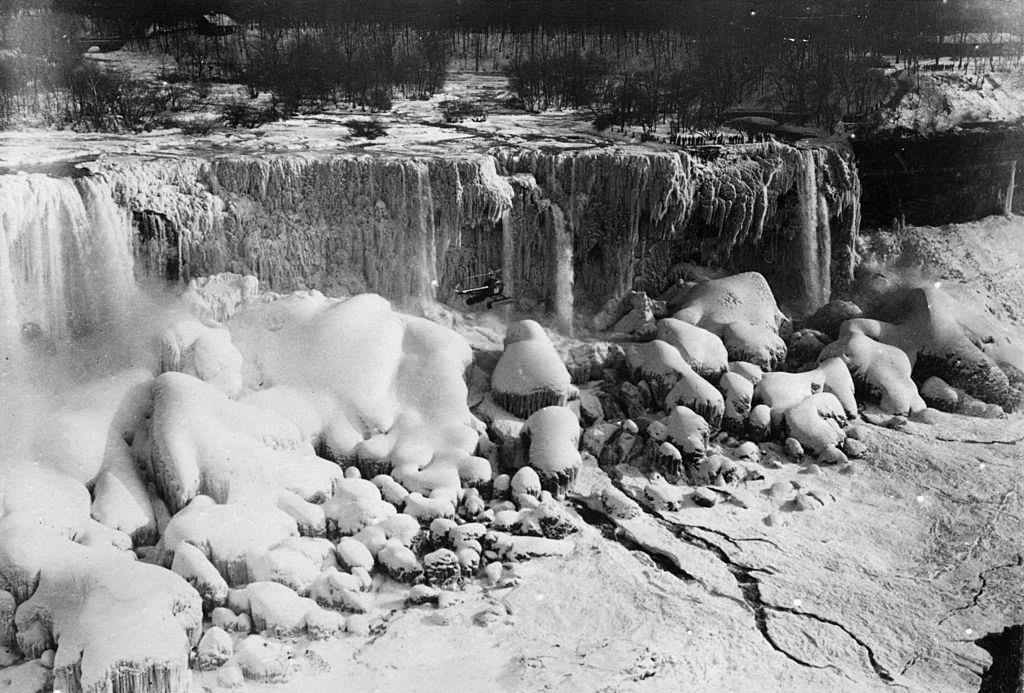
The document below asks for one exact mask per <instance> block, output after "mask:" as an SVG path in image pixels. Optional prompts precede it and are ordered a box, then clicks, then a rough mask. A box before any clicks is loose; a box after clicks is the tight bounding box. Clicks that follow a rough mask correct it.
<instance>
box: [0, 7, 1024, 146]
mask: <svg viewBox="0 0 1024 693" xmlns="http://www.w3.org/2000/svg"><path fill="white" fill-rule="evenodd" d="M208 12H223V13H225V14H227V15H229V16H230V17H231V18H232V19H233V20H234V21H235V22H237V23H238V31H237V32H235V33H234V34H231V35H228V36H219V37H208V36H201V35H198V34H197V33H196V32H195V30H194V29H195V21H196V19H197V17H198V15H200V14H201V13H208ZM83 35H84V36H115V37H121V38H123V39H124V40H125V41H128V42H129V45H130V46H131V47H133V48H136V49H142V50H153V51H160V52H165V53H168V54H170V55H172V56H173V57H174V59H175V64H176V71H177V74H176V75H168V76H169V77H171V76H173V77H175V78H177V79H178V80H179V81H181V80H186V81H188V82H190V83H193V84H196V83H208V82H210V81H229V82H240V83H243V84H245V85H246V87H247V88H248V89H249V91H250V93H251V94H253V95H255V94H257V93H259V92H268V93H270V94H272V95H273V99H274V103H275V109H279V110H280V112H282V113H285V112H294V111H295V110H298V109H301V108H304V107H308V108H322V107H324V106H327V105H334V104H350V105H354V106H357V107H362V108H365V109H368V110H387V109H388V108H389V107H390V104H391V100H392V98H394V96H396V95H398V94H401V95H402V96H405V97H412V98H417V97H429V96H430V95H431V94H433V93H436V92H437V91H438V90H439V89H440V88H441V87H442V85H443V83H444V80H445V77H446V73H447V70H449V69H450V68H451V66H452V65H453V64H458V65H461V67H462V68H463V69H470V70H481V69H485V70H486V69H490V70H495V69H497V70H504V71H505V72H506V73H507V74H508V76H509V81H510V85H511V88H512V91H513V93H514V94H515V97H516V100H517V102H518V103H519V104H520V105H522V106H523V107H524V108H527V109H531V110H543V109H547V108H577V109H589V110H590V111H592V112H593V114H594V118H595V121H599V122H601V123H603V124H618V125H627V124H632V125H639V126H641V127H643V128H645V129H647V128H648V127H653V126H654V124H655V123H656V122H657V120H658V119H659V118H660V119H662V120H665V119H668V120H671V121H672V122H674V123H676V124H677V125H678V126H679V127H687V126H689V125H691V124H700V123H704V122H708V121H710V120H714V119H716V118H719V117H720V116H721V114H722V113H723V112H726V111H728V109H730V108H732V107H734V106H736V105H737V104H741V103H744V102H745V101H748V100H750V99H752V98H755V99H756V98H757V97H758V95H766V94H767V95H770V97H771V99H772V101H773V103H772V106H773V107H774V108H777V109H779V110H782V111H786V112H789V113H794V114H796V117H797V118H798V119H800V120H802V121H804V122H807V123H814V124H817V125H825V126H827V125H829V124H832V123H834V122H835V121H836V120H838V119H841V118H844V117H850V116H855V115H858V114H863V113H865V112H866V111H869V110H870V109H871V108H873V107H874V106H876V105H877V104H878V102H879V100H880V99H881V98H882V96H883V95H884V92H885V90H886V88H887V86H888V85H887V83H886V81H885V76H884V72H883V68H884V67H885V66H886V65H887V63H888V61H891V60H895V61H899V62H900V63H906V64H908V65H912V66H919V67H924V66H933V67H937V66H939V60H940V58H943V57H952V58H953V59H954V60H955V61H956V63H957V66H959V67H961V68H964V67H972V66H973V67H974V68H975V69H993V68H998V67H1007V66H1013V65H1017V64H1019V62H1020V60H1021V58H1022V57H1024V41H1022V36H1024V0H950V2H948V3H946V2H939V1H938V0H800V1H799V2H796V1H795V0H772V1H771V2H766V1H764V0H718V1H716V2H714V3H709V2H703V1H702V0H460V1H459V2H453V1H452V0H346V1H345V2H338V1H337V0H209V1H208V2H203V3H198V2H197V0H165V1H160V2H158V1H156V0H0V48H4V49H6V50H3V51H0V121H2V120H4V119H7V120H10V118H11V117H12V116H13V115H14V114H17V113H18V112H26V111H31V110H32V109H37V110H39V111H40V112H45V113H46V114H47V117H49V118H51V119H58V120H59V119H61V118H72V117H75V116H76V114H77V115H80V114H81V113H82V112H83V111H89V110H90V108H91V109H92V110H93V111H97V112H98V111H102V110H106V111H114V112H115V114H114V115H112V116H110V117H109V118H107V120H108V121H110V122H115V121H119V120H123V116H122V115H119V114H116V110H117V109H116V108H115V107H112V106H111V107H109V108H107V107H106V106H102V105H97V104H92V105H89V106H88V107H82V106H80V105H76V104H81V103H84V97H75V98H72V97H74V92H75V90H76V89H80V88H81V85H82V84H93V85H94V86H95V89H94V91H95V92H97V93H98V92H105V91H111V92H114V93H113V96H111V97H110V98H109V99H106V100H107V101H111V102H115V101H117V100H118V99H120V100H121V101H124V100H125V98H126V97H125V94H130V93H132V92H133V90H134V91H135V92H138V91H139V89H141V87H140V86H139V85H133V84H128V85H124V84H120V85H110V84H107V82H109V81H110V80H105V78H104V76H103V75H100V74H97V73H96V68H95V67H94V66H91V64H88V63H87V62H86V63H83V61H82V60H81V55H80V54H76V51H75V46H74V45H73V44H72V43H69V41H68V39H67V37H69V36H83ZM168 81H172V80H168ZM97 85H98V86H97ZM104 85H106V86H104ZM100 87H103V88H100ZM186 91H187V90H186V89H185V88H184V87H178V88H177V89H176V90H175V89H163V90H162V91H160V93H159V94H154V95H151V96H153V97H154V98H153V99H150V100H151V101H153V100H155V101H156V102H157V104H156V105H159V102H161V101H166V100H170V101H171V102H173V103H177V102H182V103H184V102H187V101H188V98H189V94H188V93H185V92H186ZM171 92H174V93H171ZM121 110H124V109H121ZM91 120H93V121H96V122H100V121H103V120H104V118H101V117H98V116H97V117H95V118H91ZM136 120H138V119H136ZM142 120H145V118H143V119H142Z"/></svg>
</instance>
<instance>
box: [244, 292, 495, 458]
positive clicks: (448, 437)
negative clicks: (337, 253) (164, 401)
mask: <svg viewBox="0 0 1024 693" xmlns="http://www.w3.org/2000/svg"><path fill="white" fill-rule="evenodd" d="M228 324H229V327H230V329H231V333H232V337H233V338H234V341H235V344H236V345H237V346H238V348H239V349H240V351H241V352H242V354H243V356H244V357H245V366H246V369H245V374H244V375H245V384H246V386H247V387H248V388H250V389H253V390H264V389H268V388H273V387H275V386H289V387H290V388H292V390H291V394H290V395H289V396H290V397H296V396H298V395H297V394H296V391H305V392H306V393H315V395H314V394H310V395H309V396H308V397H307V404H308V407H307V408H306V409H304V410H303V411H305V412H306V414H305V416H304V418H303V420H302V421H301V422H300V424H301V425H302V428H303V430H302V431H301V433H300V434H299V437H300V438H301V437H303V436H307V437H308V436H311V435H314V433H317V434H319V435H320V436H322V437H323V438H324V442H325V445H326V447H327V448H328V449H329V450H330V452H331V455H332V456H333V457H334V458H335V459H336V460H338V461H339V462H340V461H342V460H346V461H355V460H356V459H357V458H362V459H365V460H369V461H372V462H377V463H380V465H381V466H382V467H386V468H382V469H380V470H379V471H382V472H387V471H389V469H390V467H391V466H392V465H399V464H401V465H414V466H416V467H423V466H426V465H427V464H428V463H429V462H430V461H431V460H432V459H433V458H434V456H435V454H436V453H438V452H445V451H461V452H464V453H471V452H472V451H473V450H474V449H475V448H476V444H477V440H478V438H479V431H480V426H481V424H480V423H479V421H477V420H476V419H475V417H473V415H472V414H471V413H470V412H469V407H468V405H467V404H466V401H467V389H466V384H465V381H464V380H463V373H464V372H465V371H466V369H467V368H468V367H469V365H470V363H471V362H472V352H471V350H470V348H469V344H468V343H467V342H466V341H465V339H463V338H462V337H460V336H459V335H457V334H456V333H455V332H452V331H451V330H449V329H447V328H444V327H441V326H440V325H436V324H434V323H432V322H430V321H428V320H425V319H423V318H417V317H413V316H409V315H403V314H400V313H397V312H395V311H393V310H392V309H391V304H390V303H388V301H386V300H385V299H383V298H381V297H380V296H376V295H372V294H363V295H359V296H354V297H352V298H348V299H341V300H338V299H329V298H325V297H324V296H323V295H322V294H320V293H319V292H316V291H312V292H298V293H295V294H291V295H289V296H285V297H282V298H278V299H276V300H270V301H268V302H265V303H259V304H256V305H253V306H251V307H249V308H247V309H244V310H242V311H240V312H239V313H237V314H236V315H235V316H234V317H233V318H232V319H231V320H230V321H229V323H228ZM318 417H319V421H320V422H322V423H323V430H321V431H318V432H316V431H314V430H313V429H314V428H315V427H316V425H317V423H318ZM293 429H294V427H293ZM363 471H364V476H367V477H368V478H369V477H372V476H375V475H376V474H366V473H365V471H366V470H363ZM378 473H379V472H378Z"/></svg>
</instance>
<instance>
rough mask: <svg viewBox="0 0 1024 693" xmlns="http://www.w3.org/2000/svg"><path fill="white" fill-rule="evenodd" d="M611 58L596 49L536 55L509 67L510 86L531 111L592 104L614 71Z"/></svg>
mask: <svg viewBox="0 0 1024 693" xmlns="http://www.w3.org/2000/svg"><path fill="white" fill-rule="evenodd" d="M610 70H611V64H610V63H609V61H608V60H606V59H604V58H602V57H601V56H598V55H595V54H593V53H590V54H587V55H580V54H579V53H576V52H572V53H568V54H562V55H553V56H543V57H532V58H525V59H521V60H515V61H513V62H512V63H511V64H510V65H509V66H508V67H507V68H506V70H505V74H506V76H507V77H508V82H509V88H510V89H511V91H512V93H513V94H515V96H516V98H517V99H518V100H519V101H520V103H522V105H523V107H524V108H525V109H526V110H528V111H543V110H547V109H549V108H584V107H587V106H589V105H591V104H592V103H593V101H594V97H595V95H596V94H597V93H598V92H599V91H600V90H601V89H602V87H603V85H604V83H605V81H606V80H607V79H608V77H609V75H610Z"/></svg>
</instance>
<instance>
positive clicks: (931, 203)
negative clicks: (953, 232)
mask: <svg viewBox="0 0 1024 693" xmlns="http://www.w3.org/2000/svg"><path fill="white" fill-rule="evenodd" d="M853 149H854V152H855V154H856V156H857V167H858V170H859V172H860V176H861V179H862V181H863V183H864V208H865V209H866V210H869V212H870V214H869V215H867V216H866V218H865V224H867V225H870V226H872V227H885V226H888V225H890V224H891V223H892V222H893V220H899V219H903V220H905V221H906V222H907V223H908V224H914V225H918V226H940V225H943V224H951V223H962V222H968V221H974V220H976V219H980V218H982V217H985V216H989V215H993V214H1009V213H1011V212H1014V213H1017V214H1020V213H1021V212H1022V211H1024V201H1022V199H1021V198H1022V197H1024V176H1022V175H1021V171H1022V170H1024V126H1020V125H1006V126H1002V127H995V126H993V127H975V128H968V129H963V130H957V131H954V132H944V133H931V134H928V135H909V136H900V135H889V136H881V135H880V136H865V137H862V138H860V139H857V140H854V144H853Z"/></svg>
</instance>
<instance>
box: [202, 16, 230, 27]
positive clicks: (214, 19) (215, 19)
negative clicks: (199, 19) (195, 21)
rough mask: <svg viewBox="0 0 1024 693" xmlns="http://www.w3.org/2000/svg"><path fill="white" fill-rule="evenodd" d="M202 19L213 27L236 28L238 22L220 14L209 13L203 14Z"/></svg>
mask: <svg viewBox="0 0 1024 693" xmlns="http://www.w3.org/2000/svg"><path fill="white" fill-rule="evenodd" d="M203 19H204V20H205V21H206V22H207V23H208V24H212V25H213V26H223V27H228V26H238V22H236V21H235V20H233V19H232V18H231V17H229V16H227V15H226V14H224V13H222V12H210V13H209V14H204V15H203Z"/></svg>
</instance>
